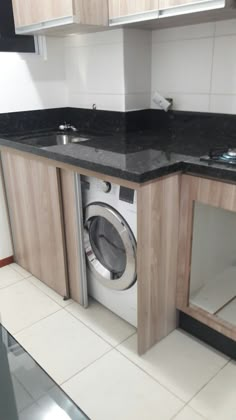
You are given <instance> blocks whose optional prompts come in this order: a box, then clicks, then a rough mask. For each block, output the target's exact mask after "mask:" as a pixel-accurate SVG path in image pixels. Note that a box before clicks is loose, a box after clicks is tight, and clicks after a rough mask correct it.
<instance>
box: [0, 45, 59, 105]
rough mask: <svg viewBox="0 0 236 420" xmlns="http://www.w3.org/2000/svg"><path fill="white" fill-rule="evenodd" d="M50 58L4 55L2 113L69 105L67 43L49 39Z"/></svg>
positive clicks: (0, 78)
mask: <svg viewBox="0 0 236 420" xmlns="http://www.w3.org/2000/svg"><path fill="white" fill-rule="evenodd" d="M47 55H48V58H47V60H46V61H44V60H43V58H42V57H41V56H39V55H36V54H17V53H3V52H1V53H0V92H1V95H0V113H4V112H14V111H26V110H34V109H44V108H54V107H63V106H66V105H67V90H66V80H65V64H64V48H63V40H61V39H56V38H55V39H54V38H48V39H47Z"/></svg>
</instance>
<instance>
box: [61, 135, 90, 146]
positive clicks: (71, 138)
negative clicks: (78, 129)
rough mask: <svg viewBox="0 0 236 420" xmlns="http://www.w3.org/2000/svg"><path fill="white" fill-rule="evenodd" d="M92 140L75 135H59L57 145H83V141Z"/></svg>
mask: <svg viewBox="0 0 236 420" xmlns="http://www.w3.org/2000/svg"><path fill="white" fill-rule="evenodd" d="M88 140H90V138H89V137H85V136H80V135H77V136H76V135H75V134H57V135H56V143H57V144H70V143H82V142H83V141H88Z"/></svg>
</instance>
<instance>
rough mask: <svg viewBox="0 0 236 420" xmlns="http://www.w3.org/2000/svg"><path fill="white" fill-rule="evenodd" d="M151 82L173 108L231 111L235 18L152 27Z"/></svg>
mask: <svg viewBox="0 0 236 420" xmlns="http://www.w3.org/2000/svg"><path fill="white" fill-rule="evenodd" d="M151 85H152V93H153V92H154V91H155V90H157V91H159V92H160V93H161V94H163V95H164V96H166V97H172V98H173V99H174V109H177V110H186V111H202V112H219V113H232V114H235V113H236V20H231V21H222V22H216V23H206V24H199V25H193V26H185V27H179V28H172V29H163V30H157V31H153V33H152V83H151ZM151 107H152V108H155V105H154V104H153V102H152V101H151Z"/></svg>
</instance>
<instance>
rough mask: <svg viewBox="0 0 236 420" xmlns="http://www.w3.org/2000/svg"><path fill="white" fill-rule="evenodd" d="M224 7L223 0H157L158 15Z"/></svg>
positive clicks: (181, 13)
mask: <svg viewBox="0 0 236 420" xmlns="http://www.w3.org/2000/svg"><path fill="white" fill-rule="evenodd" d="M225 7H226V1H225V0H159V17H160V18H164V17H171V16H178V15H184V14H191V13H197V12H207V11H211V10H217V9H223V8H225Z"/></svg>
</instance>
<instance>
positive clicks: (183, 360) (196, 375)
mask: <svg viewBox="0 0 236 420" xmlns="http://www.w3.org/2000/svg"><path fill="white" fill-rule="evenodd" d="M136 341H137V340H136V336H133V337H131V338H129V339H128V340H127V341H125V342H124V343H123V344H121V345H120V346H119V347H118V350H119V351H121V352H122V353H123V354H125V355H126V356H127V357H128V358H129V359H130V360H132V361H134V362H135V363H136V364H137V365H139V366H140V367H141V368H142V369H144V370H145V371H146V372H148V373H149V374H150V375H152V376H153V377H154V378H155V379H157V380H158V381H159V382H160V383H161V384H163V385H164V386H166V387H167V388H168V389H169V390H170V391H172V392H173V393H174V394H175V395H177V396H178V397H179V398H181V399H183V400H184V401H186V402H188V401H189V400H190V399H191V398H192V397H193V396H194V395H195V394H196V393H197V392H198V391H199V390H200V389H201V388H202V387H203V385H204V384H205V383H206V382H208V381H209V380H210V379H211V378H212V377H213V376H214V375H215V374H216V373H217V372H218V371H219V370H220V369H221V368H222V367H223V366H224V365H225V364H226V363H227V361H228V358H227V357H226V356H224V355H222V354H221V353H219V352H217V351H215V350H213V349H211V348H210V347H208V346H206V345H205V344H203V343H201V342H199V341H198V340H196V339H195V338H194V337H191V336H189V335H187V334H186V333H184V332H182V331H180V330H175V331H173V332H172V333H171V334H170V335H168V336H167V337H166V338H165V339H163V340H162V341H160V342H159V343H158V344H156V345H155V346H154V347H153V348H152V349H151V350H149V351H148V352H147V353H146V354H145V355H143V356H141V357H140V356H138V355H137V347H136Z"/></svg>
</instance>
